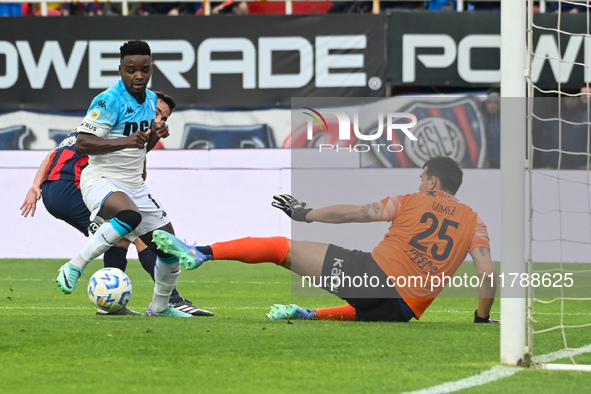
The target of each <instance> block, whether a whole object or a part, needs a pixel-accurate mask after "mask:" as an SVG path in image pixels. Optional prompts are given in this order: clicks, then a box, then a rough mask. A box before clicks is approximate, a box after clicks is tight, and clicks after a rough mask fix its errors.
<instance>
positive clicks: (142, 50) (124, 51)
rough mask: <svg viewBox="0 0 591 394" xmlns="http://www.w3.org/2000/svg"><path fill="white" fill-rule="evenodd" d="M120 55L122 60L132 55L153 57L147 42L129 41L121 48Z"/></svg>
mask: <svg viewBox="0 0 591 394" xmlns="http://www.w3.org/2000/svg"><path fill="white" fill-rule="evenodd" d="M119 54H120V57H121V59H123V58H124V57H125V56H131V55H148V56H152V51H151V50H150V46H149V45H148V43H147V42H145V41H137V40H131V41H127V42H126V43H125V44H123V45H122V46H121V47H120V48H119Z"/></svg>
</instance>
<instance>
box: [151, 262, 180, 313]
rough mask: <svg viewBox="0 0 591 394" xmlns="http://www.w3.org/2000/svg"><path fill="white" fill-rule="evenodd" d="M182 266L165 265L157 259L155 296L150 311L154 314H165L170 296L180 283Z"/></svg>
mask: <svg viewBox="0 0 591 394" xmlns="http://www.w3.org/2000/svg"><path fill="white" fill-rule="evenodd" d="M180 274H181V265H180V264H179V263H178V262H177V263H173V264H165V263H163V262H162V261H161V260H160V258H157V259H156V267H154V296H153V297H152V303H151V304H150V309H151V310H152V311H154V312H164V311H165V310H166V309H167V308H168V304H169V302H168V301H169V299H170V294H171V293H172V290H173V289H174V287H175V286H176V284H177V282H178V281H179V275H180Z"/></svg>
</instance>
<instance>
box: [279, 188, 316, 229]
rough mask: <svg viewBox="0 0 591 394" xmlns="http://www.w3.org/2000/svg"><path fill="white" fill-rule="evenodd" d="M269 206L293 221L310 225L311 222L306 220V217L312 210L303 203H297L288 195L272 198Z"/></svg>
mask: <svg viewBox="0 0 591 394" xmlns="http://www.w3.org/2000/svg"><path fill="white" fill-rule="evenodd" d="M273 199H274V200H275V201H273V202H272V203H271V205H273V206H274V207H275V208H279V209H281V210H282V211H283V212H285V214H286V215H287V216H289V217H290V218H292V220H295V221H296V222H306V223H312V221H311V220H306V215H307V214H308V212H310V211H311V210H312V208H308V205H307V204H306V203H305V202H299V201H298V200H296V199H295V198H293V197H292V196H290V195H289V194H278V195H276V196H273Z"/></svg>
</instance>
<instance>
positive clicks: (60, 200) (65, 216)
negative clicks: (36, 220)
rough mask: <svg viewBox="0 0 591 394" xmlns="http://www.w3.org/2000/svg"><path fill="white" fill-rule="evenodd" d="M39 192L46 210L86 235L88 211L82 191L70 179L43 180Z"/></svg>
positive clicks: (88, 223) (88, 220)
mask: <svg viewBox="0 0 591 394" xmlns="http://www.w3.org/2000/svg"><path fill="white" fill-rule="evenodd" d="M41 193H42V196H43V197H42V198H43V205H45V209H47V212H49V213H50V214H51V215H52V216H53V217H55V218H57V219H60V220H63V221H64V222H66V223H68V224H69V225H70V226H72V227H74V228H76V229H77V230H78V231H80V232H81V233H82V234H84V235H85V236H87V237H88V226H90V211H89V210H88V208H86V205H85V204H84V201H83V200H82V192H81V191H80V189H78V187H76V185H75V184H74V183H73V182H72V181H49V182H45V183H44V184H43V185H42V186H41Z"/></svg>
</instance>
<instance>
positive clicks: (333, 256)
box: [322, 244, 414, 322]
mask: <svg viewBox="0 0 591 394" xmlns="http://www.w3.org/2000/svg"><path fill="white" fill-rule="evenodd" d="M322 277H323V278H324V279H325V280H326V286H323V288H324V289H325V290H327V291H329V292H330V293H332V294H334V295H336V296H338V297H339V298H341V299H343V300H345V301H347V302H348V303H349V304H350V305H352V306H353V307H355V315H356V318H357V320H359V321H389V322H407V321H409V320H410V319H412V318H413V317H414V313H413V312H412V310H411V309H410V307H409V306H408V304H407V303H406V302H405V301H404V299H403V298H402V297H400V294H398V291H397V290H396V287H394V286H393V285H392V283H391V282H388V276H387V275H386V273H385V272H384V271H382V269H381V268H380V266H379V265H378V264H377V263H376V262H375V260H374V259H373V257H372V256H371V254H369V253H367V252H362V251H360V250H349V249H345V248H342V247H340V246H336V245H332V244H331V245H329V247H328V250H327V251H326V256H325V257H324V265H323V266H322Z"/></svg>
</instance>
